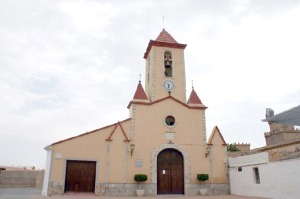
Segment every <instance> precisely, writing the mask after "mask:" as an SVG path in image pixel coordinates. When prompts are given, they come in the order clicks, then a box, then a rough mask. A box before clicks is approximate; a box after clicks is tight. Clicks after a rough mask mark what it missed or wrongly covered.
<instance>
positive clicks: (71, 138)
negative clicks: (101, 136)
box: [50, 118, 131, 146]
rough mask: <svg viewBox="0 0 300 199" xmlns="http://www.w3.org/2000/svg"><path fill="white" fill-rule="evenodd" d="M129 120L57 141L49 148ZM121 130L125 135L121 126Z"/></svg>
mask: <svg viewBox="0 0 300 199" xmlns="http://www.w3.org/2000/svg"><path fill="white" fill-rule="evenodd" d="M129 120H131V118H128V119H126V120H123V121H121V122H118V123H114V124H111V125H107V126H105V127H102V128H99V129H95V130H92V131H89V132H86V133H83V134H80V135H77V136H74V137H70V138H68V139H65V140H60V141H58V142H54V143H52V144H51V145H50V146H52V145H56V144H60V143H62V142H66V141H69V140H73V139H76V138H79V137H82V136H86V135H89V134H91V133H95V132H97V131H99V130H103V129H107V128H110V127H113V126H115V128H116V127H117V126H118V124H120V125H121V123H123V122H127V121H129ZM115 128H114V129H115ZM121 128H122V132H123V134H125V132H124V130H123V127H122V125H121ZM125 140H126V141H127V140H128V138H127V136H126V134H125ZM128 141H129V140H128Z"/></svg>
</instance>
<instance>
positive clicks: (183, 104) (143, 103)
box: [127, 95, 207, 110]
mask: <svg viewBox="0 0 300 199" xmlns="http://www.w3.org/2000/svg"><path fill="white" fill-rule="evenodd" d="M167 99H171V100H173V101H175V102H177V103H178V104H181V105H182V106H185V107H186V108H189V109H203V110H205V109H207V107H206V106H201V107H191V106H188V105H187V104H185V103H183V102H181V101H180V100H178V99H176V98H175V97H173V96H170V95H169V96H167V97H164V98H161V99H159V100H156V101H153V102H150V103H149V102H135V101H131V102H130V103H129V104H128V106H127V108H130V106H131V105H132V104H141V105H152V104H156V103H159V102H162V101H164V100H167Z"/></svg>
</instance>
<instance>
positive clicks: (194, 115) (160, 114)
mask: <svg viewBox="0 0 300 199" xmlns="http://www.w3.org/2000/svg"><path fill="white" fill-rule="evenodd" d="M132 106H133V107H132V109H134V110H135V111H134V114H133V115H132V116H133V120H135V128H134V132H135V135H134V141H133V143H134V144H135V146H136V147H135V151H134V154H133V157H132V161H131V162H130V163H129V165H130V169H129V176H133V175H134V174H135V173H145V174H147V175H148V176H151V174H150V171H151V160H152V157H151V154H152V152H153V151H154V149H155V148H156V147H157V146H160V145H162V144H166V143H168V142H169V140H167V139H166V138H165V132H175V134H176V136H175V139H174V140H172V142H173V143H175V144H178V145H181V146H182V147H183V148H185V149H186V151H187V152H188V154H189V157H190V165H191V166H190V179H191V183H197V179H196V176H197V174H198V173H208V174H210V173H211V171H210V170H211V169H213V181H214V182H223V183H224V182H227V180H226V167H225V164H224V159H225V157H226V146H224V145H223V142H220V143H219V142H218V141H217V142H216V143H215V145H213V146H212V148H213V151H214V154H213V156H212V160H213V162H212V164H213V165H212V168H211V167H210V164H211V162H210V157H206V156H205V152H206V147H207V145H206V140H205V138H206V135H205V134H206V132H205V124H204V123H203V122H205V121H203V119H202V118H203V116H204V114H205V113H204V110H200V109H189V108H187V107H185V106H182V105H181V104H179V103H177V102H175V101H174V100H172V99H167V100H165V101H162V102H159V103H156V104H152V105H151V106H149V105H137V104H133V105H132ZM168 115H172V116H174V117H175V119H176V124H175V126H174V127H171V128H170V127H168V126H167V125H166V124H165V122H164V119H165V117H166V116H168ZM136 159H141V160H143V162H144V166H143V167H142V168H135V164H134V163H135V162H134V161H135V160H136ZM211 177H212V176H211ZM131 179H132V177H131ZM129 181H130V179H129ZM150 182H151V179H149V180H148V183H150Z"/></svg>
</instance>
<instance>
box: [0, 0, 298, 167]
mask: <svg viewBox="0 0 300 199" xmlns="http://www.w3.org/2000/svg"><path fill="white" fill-rule="evenodd" d="M162 16H165V23H164V25H163V20H162ZM163 26H164V27H165V29H166V30H167V31H168V32H169V33H170V34H171V35H172V36H173V37H174V38H175V39H176V40H177V41H178V42H179V43H183V44H187V48H186V50H185V65H186V80H187V95H189V94H190V92H191V87H192V86H191V80H194V87H195V90H196V92H197V93H198V96H199V97H200V99H201V100H202V102H203V103H204V104H205V105H206V106H208V109H207V110H206V120H207V135H208V136H209V135H210V133H211V131H212V129H213V127H214V126H215V125H218V127H219V129H220V130H221V133H222V134H223V136H224V139H225V140H226V142H228V143H233V142H244V143H250V144H251V148H256V147H260V146H263V145H264V144H265V140H264V132H267V131H268V130H269V128H268V124H267V123H263V122H261V119H263V118H264V117H265V108H267V107H270V108H273V109H274V111H275V114H276V113H279V112H282V111H284V110H287V109H289V108H292V107H294V106H297V105H299V101H300V100H299V99H300V83H299V70H300V36H299V35H300V1H298V0H295V1H287V0H286V1H282V0H251V1H243V0H236V1H217V0H215V1H208V0H194V1H186V0H170V1H162V0H147V1H141V0H126V1H123V0H115V1H100V0H84V1H83V0H82V1H80V0H26V1H23V0H0V82H1V84H0V92H1V93H0V165H7V166H8V165H9V166H11V165H14V166H36V167H37V168H44V167H45V161H46V151H45V150H44V149H43V148H44V147H46V146H47V145H49V144H51V143H53V142H56V141H59V140H62V139H66V138H69V137H71V136H76V135H78V134H81V133H85V132H87V131H91V130H94V129H96V128H100V127H103V126H106V125H109V124H112V123H115V122H117V121H121V120H124V119H126V118H128V117H129V111H128V109H127V108H126V107H127V105H128V103H129V101H130V100H131V99H132V97H133V95H134V92H135V89H136V86H137V83H138V80H139V74H140V73H141V74H142V75H143V76H142V79H143V78H144V71H145V60H144V59H143V55H144V52H145V50H146V47H147V44H148V42H149V40H150V39H156V37H157V36H158V34H159V33H160V31H161V30H162V28H163ZM142 83H143V85H144V81H142Z"/></svg>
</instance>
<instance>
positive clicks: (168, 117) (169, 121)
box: [165, 115, 175, 126]
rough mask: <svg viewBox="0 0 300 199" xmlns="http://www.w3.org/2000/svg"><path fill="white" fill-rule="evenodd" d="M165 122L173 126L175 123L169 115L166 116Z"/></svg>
mask: <svg viewBox="0 0 300 199" xmlns="http://www.w3.org/2000/svg"><path fill="white" fill-rule="evenodd" d="M165 122H166V124H167V125H168V126H173V125H174V124H175V118H174V117H173V116H171V115H169V116H167V117H166V119H165Z"/></svg>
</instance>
